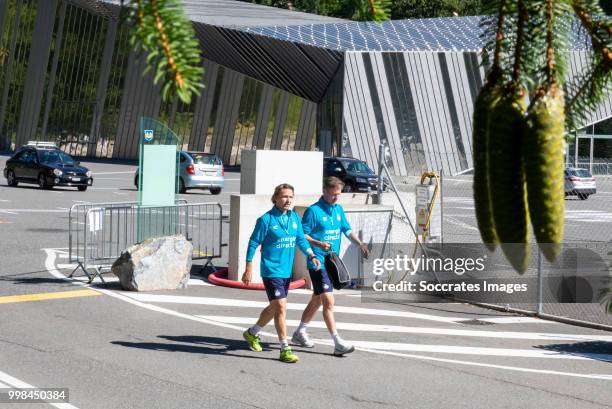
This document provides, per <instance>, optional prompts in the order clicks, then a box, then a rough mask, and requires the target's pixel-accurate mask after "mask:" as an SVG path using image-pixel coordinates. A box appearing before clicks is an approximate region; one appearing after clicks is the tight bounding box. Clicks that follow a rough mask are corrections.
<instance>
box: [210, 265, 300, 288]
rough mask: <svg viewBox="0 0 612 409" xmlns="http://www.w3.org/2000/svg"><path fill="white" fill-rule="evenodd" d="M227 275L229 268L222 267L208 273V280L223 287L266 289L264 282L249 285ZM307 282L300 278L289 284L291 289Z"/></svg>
mask: <svg viewBox="0 0 612 409" xmlns="http://www.w3.org/2000/svg"><path fill="white" fill-rule="evenodd" d="M226 277H227V268H220V269H218V270H217V271H215V272H214V273H210V274H209V275H208V281H210V282H211V283H213V284H215V285H219V286H222V287H231V288H241V289H243V290H265V288H264V285H263V283H251V284H249V285H246V284H244V283H243V282H242V281H234V280H229V279H227V278H226ZM304 284H306V280H304V279H303V278H300V279H299V280H296V281H292V282H291V284H289V289H290V290H295V289H297V288H301V287H303V286H304Z"/></svg>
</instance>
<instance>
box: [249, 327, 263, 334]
mask: <svg viewBox="0 0 612 409" xmlns="http://www.w3.org/2000/svg"><path fill="white" fill-rule="evenodd" d="M259 331H261V327H260V326H259V325H257V324H255V325H253V326H252V327H251V328H249V332H250V333H251V335H254V336H257V334H259Z"/></svg>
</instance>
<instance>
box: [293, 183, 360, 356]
mask: <svg viewBox="0 0 612 409" xmlns="http://www.w3.org/2000/svg"><path fill="white" fill-rule="evenodd" d="M343 187H344V183H343V182H342V181H341V180H340V179H338V178H336V177H333V176H331V177H327V178H325V180H324V181H323V196H322V197H321V198H320V199H319V201H318V202H317V203H315V204H313V205H312V206H310V207H309V208H308V209H306V212H304V216H303V217H302V224H303V227H304V234H305V236H306V239H307V240H308V242H309V243H310V244H311V245H312V246H313V248H314V254H315V258H314V259H312V258H311V259H310V260H308V264H307V266H308V272H309V273H310V279H311V281H312V289H313V295H312V298H311V300H310V302H309V303H308V305H307V306H306V309H305V310H304V313H303V314H302V321H301V322H300V326H299V327H298V329H297V330H296V331H295V332H294V334H293V337H292V338H291V342H292V343H294V344H296V345H300V346H303V347H307V348H312V347H313V346H314V343H313V342H312V341H311V340H310V338H309V337H308V334H307V333H306V326H307V325H308V323H309V322H310V321H311V320H312V318H313V317H314V315H315V314H316V312H317V311H318V310H319V307H321V305H323V319H324V320H325V325H326V326H327V329H328V331H329V333H330V335H331V337H332V339H333V340H334V355H336V356H340V355H344V354H348V353H350V352H353V351H354V350H355V348H354V347H353V346H352V345H350V344H349V343H347V342H345V341H344V340H343V339H342V338H340V336H339V335H338V332H337V331H336V321H335V319H334V295H333V286H332V282H331V280H330V278H329V275H328V274H327V271H325V269H324V268H318V267H317V265H316V264H315V263H314V262H313V261H314V260H318V261H319V264H320V265H325V256H326V255H327V254H329V253H330V252H332V251H333V252H335V253H336V254H339V253H340V240H341V239H342V234H344V235H345V236H346V237H347V238H349V239H350V240H352V241H353V243H356V244H357V245H358V246H359V247H360V249H361V252H362V253H363V256H364V257H366V258H367V257H368V254H369V250H368V247H367V246H366V245H365V244H364V243H362V242H361V240H359V237H357V235H356V234H355V233H353V232H352V231H351V226H350V224H349V222H348V220H347V219H346V215H345V214H344V209H342V206H340V205H339V204H338V203H337V202H338V199H339V198H340V194H341V193H342V188H343Z"/></svg>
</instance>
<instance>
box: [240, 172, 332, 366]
mask: <svg viewBox="0 0 612 409" xmlns="http://www.w3.org/2000/svg"><path fill="white" fill-rule="evenodd" d="M292 202H293V186H291V185H288V184H286V183H285V184H282V185H279V186H277V187H276V189H275V190H274V195H273V196H272V203H274V207H273V208H272V210H270V211H268V212H267V213H265V214H264V215H263V216H261V217H260V218H259V219H257V223H256V224H255V230H254V231H253V234H251V239H250V240H249V247H248V249H247V257H246V269H245V272H244V274H243V275H242V282H244V283H245V284H249V283H250V282H251V280H252V274H253V257H254V256H255V252H256V250H257V247H259V246H261V264H260V271H261V277H262V281H263V283H264V287H265V289H266V294H267V295H268V300H269V301H270V305H268V306H267V307H266V308H264V310H263V311H262V312H261V314H260V315H259V319H258V320H257V323H256V324H255V325H253V326H252V327H251V328H249V329H248V330H246V331H245V332H244V333H243V334H242V335H243V337H244V339H245V340H246V341H247V343H248V344H249V348H250V349H251V350H252V351H255V352H261V351H262V348H261V345H260V344H259V336H258V334H259V332H260V331H261V328H262V327H264V326H266V324H268V323H269V322H270V321H271V320H272V318H274V326H275V327H276V332H277V334H278V340H279V341H280V344H281V351H280V358H279V359H280V360H281V361H282V362H288V363H294V362H297V361H299V358H298V357H297V355H295V354H294V353H293V351H292V350H291V347H289V341H288V340H287V327H286V320H285V319H286V315H287V295H288V293H289V284H290V282H291V273H292V269H293V258H294V256H295V246H296V244H297V246H298V247H299V248H300V250H301V251H302V252H303V253H304V254H306V255H307V256H308V257H309V258H310V260H311V263H312V268H313V269H318V268H320V267H321V264H320V262H319V260H317V258H316V257H315V255H314V252H313V250H312V248H311V247H310V244H308V241H307V240H306V238H305V237H304V231H303V229H302V222H301V220H300V218H299V216H298V215H297V214H295V213H294V212H293V211H292V210H291V204H292Z"/></svg>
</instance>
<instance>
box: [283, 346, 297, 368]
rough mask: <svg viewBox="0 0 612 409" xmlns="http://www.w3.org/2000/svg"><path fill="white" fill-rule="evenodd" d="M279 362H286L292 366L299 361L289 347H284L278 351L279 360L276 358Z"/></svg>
mask: <svg viewBox="0 0 612 409" xmlns="http://www.w3.org/2000/svg"><path fill="white" fill-rule="evenodd" d="M278 359H279V360H280V361H281V362H287V363H290V364H293V363H295V362H297V361H299V360H300V358H298V356H297V355H296V354H294V353H293V351H292V350H291V347H284V348H283V349H281V351H280V358H278Z"/></svg>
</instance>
